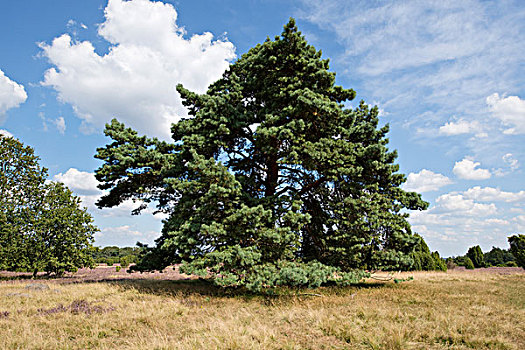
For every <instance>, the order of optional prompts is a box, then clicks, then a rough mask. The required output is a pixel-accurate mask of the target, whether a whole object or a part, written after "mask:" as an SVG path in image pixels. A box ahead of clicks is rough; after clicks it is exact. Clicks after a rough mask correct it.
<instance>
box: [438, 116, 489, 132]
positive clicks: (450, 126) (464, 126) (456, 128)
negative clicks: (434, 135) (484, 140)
mask: <svg viewBox="0 0 525 350" xmlns="http://www.w3.org/2000/svg"><path fill="white" fill-rule="evenodd" d="M480 129H481V127H480V124H479V123H478V122H477V121H467V120H464V119H459V120H458V121H457V122H448V123H446V124H445V125H443V126H440V127H439V133H440V134H444V135H461V134H470V133H475V132H479V131H480Z"/></svg>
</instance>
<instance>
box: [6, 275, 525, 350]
mask: <svg viewBox="0 0 525 350" xmlns="http://www.w3.org/2000/svg"><path fill="white" fill-rule="evenodd" d="M106 271H112V272H113V271H115V268H114V267H113V268H106ZM120 274H122V275H121V276H122V277H123V278H119V276H120ZM88 275H89V272H86V273H85V276H88ZM134 275H135V274H134ZM128 276H129V274H128ZM158 276H159V275H152V276H149V275H147V274H145V275H138V277H137V278H124V277H125V273H124V272H120V273H116V272H115V273H113V274H112V275H111V276H110V277H111V278H104V279H103V280H98V281H97V280H90V279H89V278H84V279H67V278H66V279H62V280H45V279H40V280H36V281H31V280H20V279H12V278H9V277H5V276H4V277H3V280H2V281H0V348H1V349H89V348H97V349H525V271H524V270H522V269H519V268H501V269H495V268H492V269H478V270H474V271H465V270H458V269H456V270H451V271H449V272H447V273H443V272H410V273H401V274H396V275H395V277H396V278H404V279H407V278H408V277H409V276H413V280H409V281H406V282H402V283H394V281H392V280H390V281H377V280H370V281H367V282H366V283H363V284H361V285H359V286H354V287H349V288H335V287H324V288H319V289H316V290H281V291H280V294H279V295H277V296H260V295H247V294H240V293H236V292H232V291H224V290H221V289H216V288H214V287H211V286H210V285H208V284H207V283H205V282H203V281H199V280H169V279H162V278H161V277H158ZM35 283H37V285H35ZM42 284H43V285H44V286H42ZM28 286H29V288H28ZM47 287H49V289H47Z"/></svg>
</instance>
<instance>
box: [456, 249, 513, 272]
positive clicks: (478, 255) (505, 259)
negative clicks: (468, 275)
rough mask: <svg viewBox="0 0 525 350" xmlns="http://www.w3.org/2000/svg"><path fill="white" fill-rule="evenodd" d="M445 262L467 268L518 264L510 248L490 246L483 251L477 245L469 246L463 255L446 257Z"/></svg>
mask: <svg viewBox="0 0 525 350" xmlns="http://www.w3.org/2000/svg"><path fill="white" fill-rule="evenodd" d="M447 263H448V264H449V265H451V263H452V264H454V265H458V266H465V267H466V268H467V269H474V268H479V267H516V266H518V264H517V263H516V258H515V257H514V255H513V254H512V253H511V251H510V249H501V248H496V247H492V249H491V250H490V251H489V252H486V253H483V252H482V250H481V247H480V246H479V245H477V246H474V247H470V248H469V249H468V251H467V254H465V255H462V256H457V257H452V258H448V259H447Z"/></svg>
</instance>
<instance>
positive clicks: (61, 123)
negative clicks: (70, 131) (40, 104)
mask: <svg viewBox="0 0 525 350" xmlns="http://www.w3.org/2000/svg"><path fill="white" fill-rule="evenodd" d="M53 124H55V126H56V127H57V130H58V132H59V133H61V134H62V135H64V133H65V132H66V121H65V120H64V117H58V118H57V119H55V120H53Z"/></svg>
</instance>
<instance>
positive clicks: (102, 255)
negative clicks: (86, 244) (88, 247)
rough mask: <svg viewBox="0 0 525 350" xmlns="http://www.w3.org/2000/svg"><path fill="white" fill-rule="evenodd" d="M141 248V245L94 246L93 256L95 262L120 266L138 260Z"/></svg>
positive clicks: (134, 262) (125, 265)
mask: <svg viewBox="0 0 525 350" xmlns="http://www.w3.org/2000/svg"><path fill="white" fill-rule="evenodd" d="M142 249H143V248H141V247H124V248H119V247H116V246H109V247H103V248H102V247H95V252H94V253H93V257H94V259H95V263H97V264H107V265H109V266H111V265H113V264H120V266H123V267H127V266H129V265H130V264H136V263H137V262H138V261H139V256H140V253H141V251H142Z"/></svg>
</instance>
